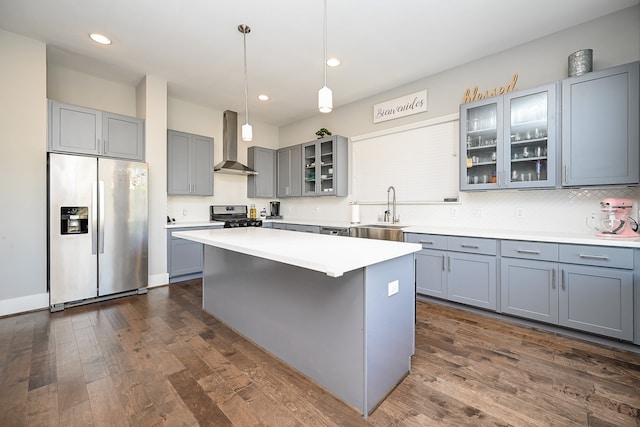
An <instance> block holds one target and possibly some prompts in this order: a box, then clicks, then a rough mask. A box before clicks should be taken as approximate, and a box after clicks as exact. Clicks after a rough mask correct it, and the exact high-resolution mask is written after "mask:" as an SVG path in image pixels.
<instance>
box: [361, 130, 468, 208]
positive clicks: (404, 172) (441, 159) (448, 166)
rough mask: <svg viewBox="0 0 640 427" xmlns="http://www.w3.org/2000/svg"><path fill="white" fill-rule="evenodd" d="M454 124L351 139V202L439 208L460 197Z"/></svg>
mask: <svg viewBox="0 0 640 427" xmlns="http://www.w3.org/2000/svg"><path fill="white" fill-rule="evenodd" d="M458 141H459V132H458V120H446V121H435V123H434V121H430V122H426V123H425V124H424V125H422V126H420V125H417V126H415V127H413V128H406V127H402V128H396V129H389V130H388V131H385V132H383V133H373V134H369V135H362V136H360V137H355V138H352V142H353V146H352V155H353V163H352V167H353V187H354V189H353V196H354V200H356V201H357V202H359V203H366V202H379V201H385V200H386V198H387V188H388V187H389V186H391V185H392V186H394V188H395V189H396V194H397V200H398V202H442V201H443V200H444V198H445V197H457V196H458V192H459V187H460V185H459V173H458V171H459V167H460V166H459V160H458V151H459V149H458V144H459V143H458Z"/></svg>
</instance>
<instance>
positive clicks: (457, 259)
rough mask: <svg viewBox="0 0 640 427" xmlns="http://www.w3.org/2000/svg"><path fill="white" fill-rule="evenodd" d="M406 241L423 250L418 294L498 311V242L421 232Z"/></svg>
mask: <svg viewBox="0 0 640 427" xmlns="http://www.w3.org/2000/svg"><path fill="white" fill-rule="evenodd" d="M404 240H405V241H406V242H410V243H420V244H422V247H423V249H422V250H421V251H420V252H417V253H416V290H417V292H418V293H420V294H423V295H429V296H434V297H437V298H443V299H447V300H449V301H456V302H460V303H463V304H468V305H472V306H475V307H480V308H485V309H489V310H496V308H497V302H496V298H497V296H496V292H497V271H496V268H497V267H496V266H497V263H496V253H497V251H496V247H497V243H496V241H495V240H493V239H478V238H466V237H456V236H442V235H432V234H421V233H405V236H404Z"/></svg>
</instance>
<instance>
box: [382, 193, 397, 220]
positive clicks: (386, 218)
mask: <svg viewBox="0 0 640 427" xmlns="http://www.w3.org/2000/svg"><path fill="white" fill-rule="evenodd" d="M391 190H393V202H392V203H393V213H392V212H391V210H390V209H389V193H391ZM389 215H391V218H389ZM389 219H391V222H392V223H393V224H395V223H396V222H400V218H398V216H397V215H396V189H395V188H393V185H392V186H390V187H389V188H387V210H386V212H385V213H384V222H389Z"/></svg>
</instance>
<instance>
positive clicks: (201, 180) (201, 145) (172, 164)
mask: <svg viewBox="0 0 640 427" xmlns="http://www.w3.org/2000/svg"><path fill="white" fill-rule="evenodd" d="M167 193H168V194H169V195H190V196H213V138H209V137H207V136H200V135H193V134H190V133H185V132H178V131H175V130H168V131H167Z"/></svg>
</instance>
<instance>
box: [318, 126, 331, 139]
mask: <svg viewBox="0 0 640 427" xmlns="http://www.w3.org/2000/svg"><path fill="white" fill-rule="evenodd" d="M316 135H318V139H319V138H324V137H325V136H331V132H330V131H329V130H328V129H326V128H322V129H320V130H319V131H318V132H316Z"/></svg>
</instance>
